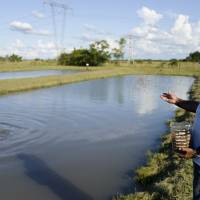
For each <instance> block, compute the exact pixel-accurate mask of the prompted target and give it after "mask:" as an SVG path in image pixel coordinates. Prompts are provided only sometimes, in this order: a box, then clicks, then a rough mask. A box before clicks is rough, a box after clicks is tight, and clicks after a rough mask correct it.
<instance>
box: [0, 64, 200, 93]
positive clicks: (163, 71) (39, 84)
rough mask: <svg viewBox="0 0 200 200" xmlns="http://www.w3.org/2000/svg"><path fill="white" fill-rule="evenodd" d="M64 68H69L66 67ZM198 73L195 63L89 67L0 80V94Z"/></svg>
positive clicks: (199, 72) (199, 70) (199, 71)
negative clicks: (116, 78) (133, 77)
mask: <svg viewBox="0 0 200 200" xmlns="http://www.w3.org/2000/svg"><path fill="white" fill-rule="evenodd" d="M66 69H70V68H67V67H66ZM197 74H200V69H199V67H197V66H196V65H194V66H192V67H191V68H188V67H186V66H183V67H182V68H181V70H180V69H179V68H173V69H172V68H169V67H166V68H163V67H162V68H161V67H157V66H154V67H153V66H152V67H149V66H142V68H141V66H139V65H137V66H131V67H110V66H108V67H102V68H101V67H98V68H97V67H95V68H93V67H90V68H88V69H87V70H86V71H83V72H81V73H76V74H72V75H53V76H47V77H38V78H23V79H18V80H14V79H13V80H0V95H4V94H8V93H12V92H20V91H27V90H33V89H39V88H47V87H53V86H59V85H64V84H69V83H75V82H81V81H88V80H95V79H103V78H110V77H114V76H124V75H170V76H194V75H197Z"/></svg>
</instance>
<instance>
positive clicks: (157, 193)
mask: <svg viewBox="0 0 200 200" xmlns="http://www.w3.org/2000/svg"><path fill="white" fill-rule="evenodd" d="M190 99H193V100H198V99H200V77H198V78H196V79H195V82H194V84H193V86H192V88H191V91H190ZM193 119H194V115H193V114H191V113H188V112H185V111H183V110H181V109H178V110H177V111H176V115H175V117H174V119H173V120H172V121H171V122H170V123H169V124H173V122H177V121H185V120H187V121H193ZM192 177H193V167H192V160H191V159H190V160H186V159H181V158H179V157H178V156H177V154H175V153H174V152H173V151H172V146H171V134H165V135H164V136H163V138H162V142H161V146H160V149H159V151H158V152H156V153H149V154H148V159H147V164H146V166H142V167H140V168H138V169H137V171H136V177H135V180H136V181H137V182H138V183H139V184H140V185H141V186H143V188H144V191H143V192H138V193H137V192H136V193H133V194H129V195H121V196H116V197H114V198H113V199H117V200H138V199H141V200H143V199H146V200H192Z"/></svg>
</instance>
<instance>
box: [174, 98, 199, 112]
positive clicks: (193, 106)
mask: <svg viewBox="0 0 200 200" xmlns="http://www.w3.org/2000/svg"><path fill="white" fill-rule="evenodd" d="M176 105H177V106H178V107H180V108H182V109H184V110H187V111H189V112H193V113H196V111H197V108H198V106H199V102H197V101H187V100H180V101H179V102H178V103H176Z"/></svg>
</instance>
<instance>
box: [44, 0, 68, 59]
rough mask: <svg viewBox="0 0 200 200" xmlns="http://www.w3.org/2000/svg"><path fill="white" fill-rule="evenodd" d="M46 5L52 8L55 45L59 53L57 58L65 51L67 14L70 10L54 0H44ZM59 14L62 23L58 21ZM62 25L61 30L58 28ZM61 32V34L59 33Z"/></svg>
mask: <svg viewBox="0 0 200 200" xmlns="http://www.w3.org/2000/svg"><path fill="white" fill-rule="evenodd" d="M44 4H45V5H48V6H49V7H50V8H51V15H52V24H53V31H54V44H55V47H56V51H57V56H58V55H59V54H60V53H61V52H63V51H64V41H65V30H66V14H67V11H68V10H70V9H71V8H69V7H68V6H67V5H66V4H64V3H60V2H58V1H54V0H44ZM57 13H60V14H61V16H62V19H61V22H60V23H59V20H57ZM59 24H60V26H61V27H60V29H58V26H59ZM59 30H60V32H59Z"/></svg>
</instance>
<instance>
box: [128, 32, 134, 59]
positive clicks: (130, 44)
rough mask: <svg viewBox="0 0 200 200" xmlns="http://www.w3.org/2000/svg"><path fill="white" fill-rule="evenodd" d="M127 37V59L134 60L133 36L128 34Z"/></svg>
mask: <svg viewBox="0 0 200 200" xmlns="http://www.w3.org/2000/svg"><path fill="white" fill-rule="evenodd" d="M127 38H128V49H129V61H130V62H134V36H133V35H132V34H129V35H128V36H127Z"/></svg>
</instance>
